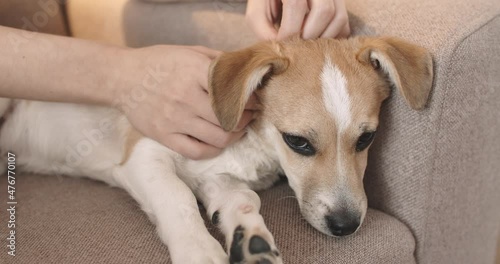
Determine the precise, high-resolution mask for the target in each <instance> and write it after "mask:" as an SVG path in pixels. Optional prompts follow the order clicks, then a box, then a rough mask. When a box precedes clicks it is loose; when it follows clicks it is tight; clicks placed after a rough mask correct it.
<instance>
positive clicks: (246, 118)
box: [234, 110, 253, 132]
mask: <svg viewBox="0 0 500 264" xmlns="http://www.w3.org/2000/svg"><path fill="white" fill-rule="evenodd" d="M252 120H253V112H252V111H249V110H246V111H244V112H243V115H242V116H241V119H240V122H239V123H238V125H237V126H236V128H235V129H234V131H235V132H239V131H242V130H243V129H245V127H246V126H247V125H248V124H249V123H250V121H252Z"/></svg>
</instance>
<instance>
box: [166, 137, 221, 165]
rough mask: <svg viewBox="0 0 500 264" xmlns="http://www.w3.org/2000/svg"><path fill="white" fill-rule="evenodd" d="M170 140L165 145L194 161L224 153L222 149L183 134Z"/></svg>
mask: <svg viewBox="0 0 500 264" xmlns="http://www.w3.org/2000/svg"><path fill="white" fill-rule="evenodd" d="M169 137H170V140H169V141H168V142H166V144H165V145H167V146H169V147H170V148H171V149H172V150H173V151H175V152H177V153H179V154H181V155H182V156H184V157H186V158H189V159H193V160H200V159H208V158H213V157H215V156H217V155H218V154H220V153H221V152H222V149H220V148H216V147H214V146H211V145H209V144H206V143H204V142H200V141H198V140H196V139H195V138H192V137H189V136H187V135H183V134H173V135H172V134H171V135H169Z"/></svg>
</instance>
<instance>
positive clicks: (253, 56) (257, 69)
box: [208, 42, 288, 131]
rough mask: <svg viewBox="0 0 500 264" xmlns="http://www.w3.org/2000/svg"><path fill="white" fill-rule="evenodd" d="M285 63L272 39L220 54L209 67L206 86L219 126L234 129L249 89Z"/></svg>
mask: <svg viewBox="0 0 500 264" xmlns="http://www.w3.org/2000/svg"><path fill="white" fill-rule="evenodd" d="M287 67H288V59H286V58H284V57H283V56H282V55H281V50H280V46H279V44H277V43H271V42H264V43H259V44H257V45H254V46H252V47H249V48H247V49H243V50H239V51H234V52H227V53H224V54H222V55H221V56H219V57H218V58H217V59H216V60H215V61H214V62H213V63H212V65H211V67H210V75H209V80H208V86H209V93H210V97H211V100H212V107H213V110H214V112H215V115H216V116H217V118H218V119H219V122H220V124H221V126H222V128H223V129H224V130H226V131H231V130H233V129H234V128H235V127H236V126H237V125H238V122H239V120H240V117H241V115H242V114H243V111H244V108H245V104H246V102H247V101H248V99H249V98H250V96H251V95H252V93H253V92H254V91H255V90H256V89H257V88H260V87H261V86H263V85H265V83H266V80H267V79H268V78H271V77H272V76H273V75H277V74H280V73H282V72H283V71H285V69H286V68H287Z"/></svg>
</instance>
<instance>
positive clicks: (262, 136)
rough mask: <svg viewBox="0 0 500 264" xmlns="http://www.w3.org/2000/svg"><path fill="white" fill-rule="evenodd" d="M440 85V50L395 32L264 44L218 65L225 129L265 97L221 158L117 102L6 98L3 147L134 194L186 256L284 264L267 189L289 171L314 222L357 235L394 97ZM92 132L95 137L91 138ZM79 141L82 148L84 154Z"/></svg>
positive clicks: (410, 97) (411, 101)
mask: <svg viewBox="0 0 500 264" xmlns="http://www.w3.org/2000/svg"><path fill="white" fill-rule="evenodd" d="M432 81H433V66H432V58H431V55H430V54H429V52H428V51H426V50H425V49H424V48H422V47H419V46H416V45H414V44H411V43H408V42H406V41H403V40H400V39H397V38H391V37H380V38H372V37H353V38H350V39H344V40H335V39H318V40H300V39H289V40H286V41H282V42H262V43H258V44H255V45H253V46H251V47H249V48H246V49H242V50H238V51H233V52H227V53H223V54H222V55H220V56H219V57H218V58H216V59H215V60H214V62H213V63H212V65H211V68H210V75H209V94H210V98H211V100H212V107H213V110H214V112H215V114H216V116H217V118H218V119H219V121H220V124H221V126H222V127H223V128H224V129H225V130H226V131H231V130H233V129H234V128H235V127H236V126H237V124H238V122H239V119H240V117H241V115H242V113H243V111H244V107H245V103H246V101H247V100H248V99H249V97H250V96H251V95H252V94H255V95H256V97H257V99H258V102H259V103H258V111H257V116H256V119H255V120H254V121H253V123H251V124H250V125H249V127H248V128H247V134H246V135H245V136H244V137H243V138H242V139H241V140H240V141H238V142H237V143H235V144H233V145H231V146H229V147H228V148H226V149H225V150H224V151H223V152H222V154H220V155H219V156H217V157H215V158H212V159H208V160H189V159H186V158H184V157H182V156H180V155H179V154H177V153H175V152H174V151H172V150H170V149H168V148H167V147H165V146H163V145H161V144H159V143H157V142H155V141H153V140H151V139H148V138H146V137H144V136H143V135H141V134H140V133H138V132H137V131H136V130H134V128H133V127H132V126H131V125H130V123H129V122H128V121H127V119H126V117H125V116H124V115H123V114H122V113H120V112H119V111H117V110H113V109H109V108H105V107H99V106H88V105H77V104H67V103H49V102H38V101H25V100H11V99H5V98H2V99H1V102H0V113H1V114H2V116H4V119H5V120H4V123H3V126H2V128H1V135H0V146H1V149H2V150H3V154H6V150H9V151H12V152H14V153H15V154H16V156H17V163H18V167H20V168H22V170H24V171H29V172H36V173H46V174H54V173H62V174H64V175H68V176H86V177H89V178H92V179H95V180H99V181H103V182H106V183H108V184H109V185H111V186H117V187H120V188H123V189H125V190H126V191H127V192H128V193H130V195H131V196H133V198H135V200H137V202H138V203H139V204H140V205H141V208H142V209H143V210H144V211H145V212H146V213H147V215H148V216H149V217H150V219H151V221H152V222H154V223H155V224H156V226H157V230H158V234H159V236H160V238H161V240H162V241H163V242H164V243H165V244H166V245H167V246H168V249H169V252H170V255H171V258H172V261H173V263H175V264H186V263H203V264H207V263H216V264H219V263H228V262H229V263H282V262H283V261H282V256H281V255H280V253H279V251H278V248H277V247H276V244H275V241H274V238H273V236H272V234H271V233H270V232H269V230H268V229H267V227H266V225H265V222H264V219H263V218H262V216H261V215H260V214H259V209H260V200H259V197H258V195H257V194H256V193H255V191H258V190H263V189H266V188H269V187H271V186H272V185H273V184H274V183H275V182H276V181H278V180H279V176H278V175H280V174H284V175H286V177H287V178H288V182H289V185H290V187H291V188H292V189H293V190H294V192H295V195H296V197H297V201H298V203H299V206H300V210H301V213H302V214H303V216H304V218H305V219H306V220H307V221H308V222H309V223H310V224H311V225H312V226H313V227H314V228H316V229H317V230H319V231H320V232H321V233H323V234H326V235H329V236H346V235H350V234H353V233H354V232H356V231H357V230H358V229H359V228H360V226H361V224H362V222H363V219H364V218H365V214H366V211H367V198H366V195H365V192H364V188H363V177H364V172H365V168H366V165H367V155H368V148H369V147H370V145H371V143H372V141H373V139H374V136H375V133H376V130H377V126H378V123H379V112H380V108H381V104H382V102H383V101H384V100H385V99H386V98H388V97H389V95H390V92H391V89H392V88H394V89H395V90H397V91H398V93H399V94H400V95H401V96H402V97H403V98H404V100H405V101H406V103H407V104H408V105H409V107H411V108H412V109H414V110H420V109H422V108H424V107H425V105H426V102H427V100H428V97H429V94H430V90H431V87H432ZM87 138H91V139H93V140H95V141H96V144H93V145H92V146H91V145H88V144H87V145H85V144H81V142H83V141H85V139H87ZM68 146H75V147H76V148H77V150H78V153H80V154H81V155H79V156H78V160H77V162H75V161H74V158H73V159H72V158H71V156H74V155H70V152H71V151H68ZM89 153H90V154H89ZM197 200H199V201H201V202H202V203H203V205H204V206H205V208H206V209H207V213H208V216H209V218H210V219H212V222H214V223H215V224H216V225H217V226H218V227H219V228H220V230H221V231H222V233H223V234H224V235H225V237H226V246H227V248H228V252H227V253H226V252H225V251H224V249H223V247H222V246H221V245H220V243H219V242H218V241H217V240H215V239H214V238H213V237H212V236H211V235H210V234H209V232H208V231H207V229H206V227H205V225H204V221H203V219H202V217H201V215H200V213H199V210H198V205H197Z"/></svg>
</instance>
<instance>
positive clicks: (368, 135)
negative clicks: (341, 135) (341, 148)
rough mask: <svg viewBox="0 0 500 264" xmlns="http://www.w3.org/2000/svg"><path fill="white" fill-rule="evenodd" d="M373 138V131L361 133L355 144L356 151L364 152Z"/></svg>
mask: <svg viewBox="0 0 500 264" xmlns="http://www.w3.org/2000/svg"><path fill="white" fill-rule="evenodd" d="M374 137H375V131H373V132H365V133H363V134H362V135H361V136H360V137H359V139H358V142H357V143H356V151H357V152H361V151H363V150H365V149H366V148H367V147H368V146H370V144H371V143H372V141H373V138H374Z"/></svg>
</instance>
